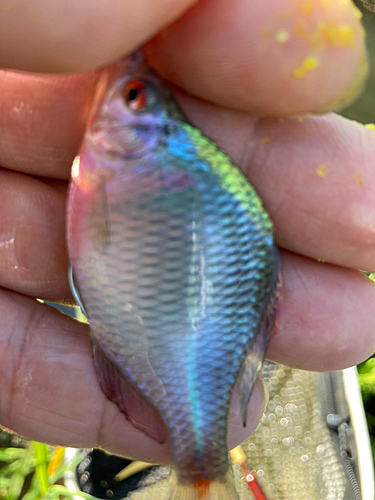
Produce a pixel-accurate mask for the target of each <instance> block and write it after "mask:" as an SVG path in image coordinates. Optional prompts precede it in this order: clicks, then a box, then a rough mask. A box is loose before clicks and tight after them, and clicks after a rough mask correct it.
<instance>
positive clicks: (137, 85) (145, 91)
mask: <svg viewBox="0 0 375 500" xmlns="http://www.w3.org/2000/svg"><path fill="white" fill-rule="evenodd" d="M123 97H124V99H125V102H126V105H127V106H128V107H129V108H130V109H132V110H133V111H143V110H144V109H146V108H147V107H149V105H150V104H151V101H152V99H151V95H150V90H149V88H148V86H146V84H145V83H144V82H142V81H141V80H134V81H131V82H128V83H127V84H126V85H125V87H124V89H123Z"/></svg>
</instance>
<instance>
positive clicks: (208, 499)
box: [169, 470, 238, 500]
mask: <svg viewBox="0 0 375 500" xmlns="http://www.w3.org/2000/svg"><path fill="white" fill-rule="evenodd" d="M169 500H238V495H237V491H236V487H235V485H234V479H233V475H232V473H231V471H228V472H227V474H226V475H225V476H224V477H223V479H215V480H212V481H210V480H207V479H198V480H196V481H193V482H191V483H185V482H184V483H181V482H180V481H179V480H178V477H177V474H176V473H175V472H174V471H173V470H172V474H171V487H170V496H169Z"/></svg>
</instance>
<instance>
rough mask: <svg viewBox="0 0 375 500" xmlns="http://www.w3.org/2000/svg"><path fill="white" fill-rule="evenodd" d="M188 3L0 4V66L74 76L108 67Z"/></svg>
mask: <svg viewBox="0 0 375 500" xmlns="http://www.w3.org/2000/svg"><path fill="white" fill-rule="evenodd" d="M193 1H194V0H158V1H157V2H149V1H147V0H138V2H137V3H133V2H124V1H122V0H111V1H107V2H92V1H91V0H81V1H80V2H76V1H74V0H70V1H69V0H56V1H54V2H43V4H41V3H40V2H39V1H38V0H30V1H28V2H26V4H25V2H20V1H17V0H14V1H3V2H0V33H1V43H0V66H1V67H3V68H12V69H21V70H26V71H42V72H75V71H84V70H88V69H92V68H95V67H98V66H101V65H105V64H108V63H109V62H111V61H113V60H116V59H117V58H119V57H121V56H122V55H123V54H125V53H128V52H130V51H132V50H134V49H135V48H136V47H137V46H139V45H140V44H142V43H144V41H145V40H147V39H148V38H150V37H151V36H153V35H154V34H155V33H156V32H157V31H158V30H160V29H161V28H162V27H163V26H165V25H166V24H168V23H169V22H172V21H173V20H174V19H175V18H176V17H177V16H178V15H180V14H181V13H182V12H183V11H184V9H186V8H187V7H188V6H189V5H190V4H191V3H192V2H193Z"/></svg>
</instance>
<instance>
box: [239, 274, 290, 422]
mask: <svg viewBox="0 0 375 500" xmlns="http://www.w3.org/2000/svg"><path fill="white" fill-rule="evenodd" d="M281 286H282V285H281V274H280V272H279V271H278V269H277V268H276V269H275V274H274V279H273V283H272V286H271V289H270V294H269V298H268V300H266V302H265V307H264V310H263V313H262V315H261V318H260V321H259V324H258V327H257V331H256V333H255V336H254V341H253V343H252V345H251V347H250V350H249V352H248V354H247V356H246V358H245V361H244V363H243V365H242V367H241V371H240V376H239V378H238V382H237V386H238V400H239V403H240V411H241V417H242V423H243V426H244V427H246V420H247V407H248V404H249V401H250V396H251V393H252V391H253V387H254V384H255V382H256V380H257V378H258V375H259V373H260V370H261V369H262V363H263V359H264V356H265V353H266V350H267V346H268V341H269V339H270V336H271V335H272V334H273V333H275V330H276V329H277V326H278V317H279V307H280V296H281Z"/></svg>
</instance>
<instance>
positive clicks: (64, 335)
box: [0, 291, 265, 463]
mask: <svg viewBox="0 0 375 500" xmlns="http://www.w3.org/2000/svg"><path fill="white" fill-rule="evenodd" d="M0 313H1V314H0V318H1V322H0V347H1V348H0V375H1V381H2V386H1V392H0V422H1V424H2V425H5V426H6V427H8V428H10V429H13V430H14V431H16V432H18V433H19V434H21V435H24V436H26V437H28V438H29V439H34V440H37V441H43V442H50V443H54V444H60V445H62V446H74V447H85V448H90V447H96V446H101V447H103V448H105V449H106V450H108V451H110V452H112V453H116V454H120V455H126V456H128V457H131V458H137V459H140V460H144V461H148V462H159V463H161V462H164V463H165V462H168V461H169V445H168V443H164V444H163V445H161V444H159V443H157V442H156V441H154V440H152V439H151V438H149V437H148V436H146V435H145V434H144V433H143V432H141V431H140V430H138V429H136V428H134V427H133V426H132V425H131V424H130V422H129V421H128V420H126V418H125V416H124V415H123V414H122V413H121V412H120V411H119V409H118V407H117V406H116V405H115V404H114V403H112V402H110V401H109V400H108V399H107V398H106V397H105V396H104V393H103V392H102V390H101V388H100V386H99V383H98V379H97V376H96V373H95V370H94V366H93V361H92V353H91V346H90V341H89V335H88V327H87V325H84V324H80V323H78V322H76V321H74V320H72V319H71V318H69V317H67V316H64V315H62V314H60V313H58V312H57V311H55V310H54V309H52V308H50V307H48V306H45V305H43V304H39V303H37V302H36V301H35V300H32V299H30V298H26V297H23V296H20V295H17V294H15V293H12V292H7V293H6V292H4V291H0ZM15 325H16V328H15ZM77 401H79V404H77ZM264 404H265V401H264V391H263V387H262V384H261V383H259V384H257V385H256V387H255V388H254V392H253V395H252V400H251V404H250V409H249V414H248V420H249V422H248V427H247V428H246V429H245V430H244V429H243V426H242V424H241V425H240V423H239V421H240V419H241V417H240V414H239V413H240V412H239V410H238V409H237V407H238V401H237V400H236V399H234V401H233V404H232V408H231V411H230V424H229V442H230V446H231V447H233V446H236V445H237V444H239V443H240V442H242V441H243V439H244V438H246V437H247V436H248V435H249V434H250V433H251V432H252V431H253V430H254V429H255V427H256V426H257V424H258V422H259V419H260V417H261V414H262V411H263V407H264Z"/></svg>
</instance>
